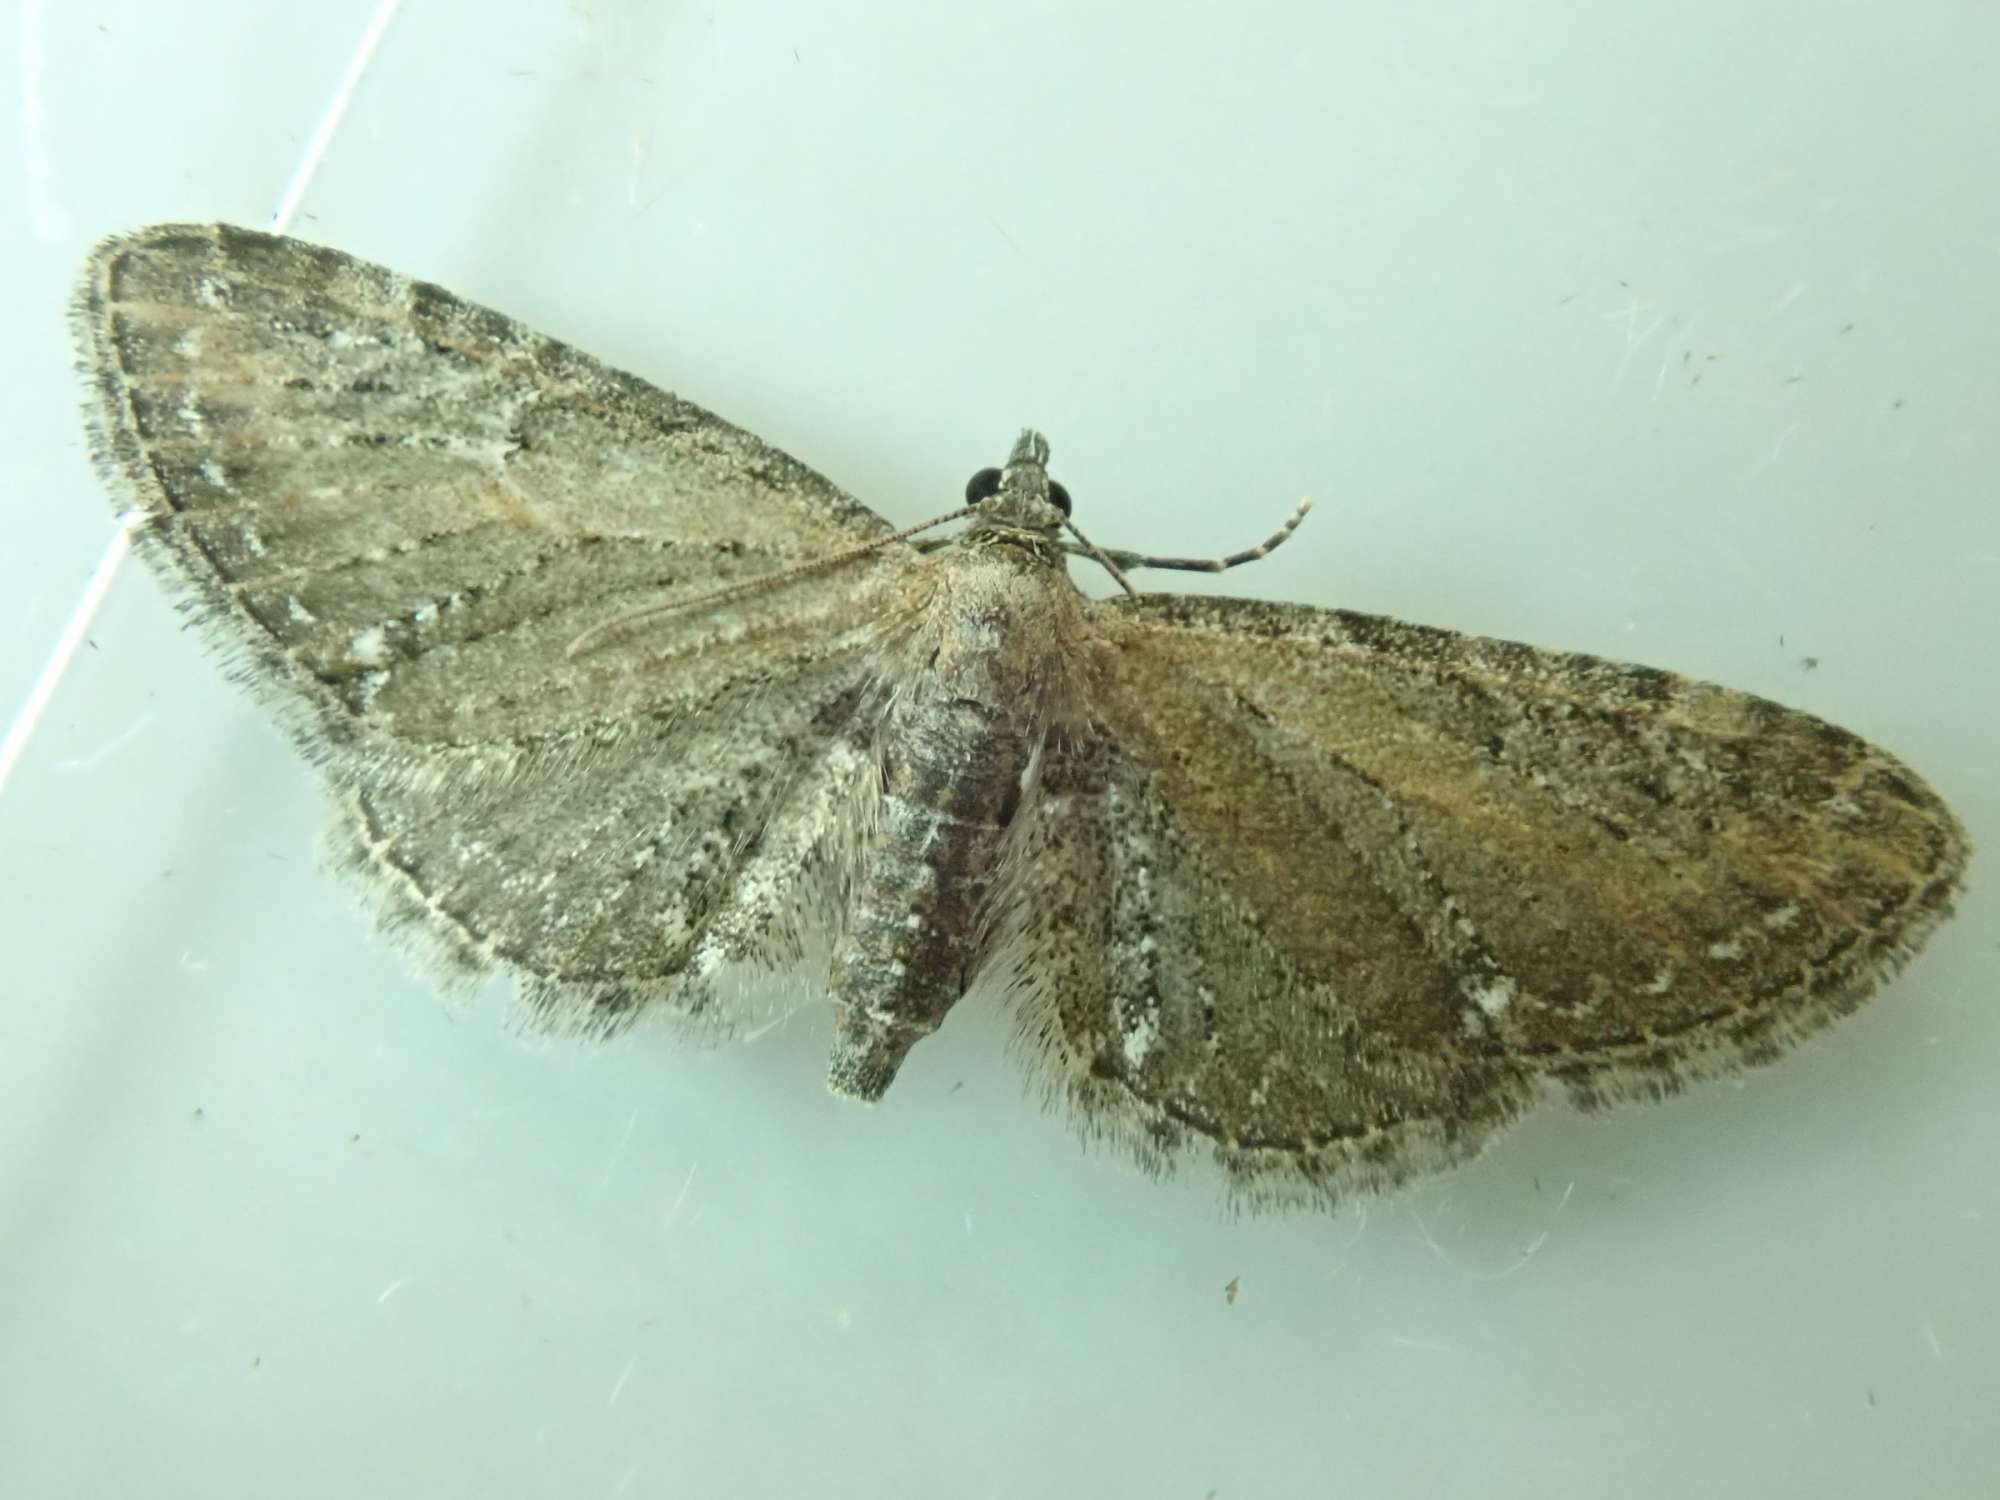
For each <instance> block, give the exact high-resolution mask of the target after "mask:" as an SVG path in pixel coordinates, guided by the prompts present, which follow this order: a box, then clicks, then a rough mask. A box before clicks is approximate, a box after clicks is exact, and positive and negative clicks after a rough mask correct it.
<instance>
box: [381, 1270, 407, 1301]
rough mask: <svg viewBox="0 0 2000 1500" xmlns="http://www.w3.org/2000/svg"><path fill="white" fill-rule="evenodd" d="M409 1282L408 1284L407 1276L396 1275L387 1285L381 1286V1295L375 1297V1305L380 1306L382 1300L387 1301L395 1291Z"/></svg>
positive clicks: (398, 1290)
mask: <svg viewBox="0 0 2000 1500" xmlns="http://www.w3.org/2000/svg"><path fill="white" fill-rule="evenodd" d="M409 1284H410V1278H409V1277H407V1276H398V1277H397V1278H396V1279H395V1280H394V1281H392V1282H390V1283H389V1284H388V1285H387V1286H385V1287H383V1288H382V1295H381V1296H379V1297H377V1298H376V1299H375V1305H376V1306H377V1307H380V1306H381V1305H382V1304H383V1303H384V1302H387V1301H388V1300H389V1299H390V1298H391V1297H393V1296H395V1295H396V1293H398V1292H400V1291H401V1290H402V1289H403V1288H404V1287H406V1286H408V1285H409Z"/></svg>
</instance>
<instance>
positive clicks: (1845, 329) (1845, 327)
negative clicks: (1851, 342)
mask: <svg viewBox="0 0 2000 1500" xmlns="http://www.w3.org/2000/svg"><path fill="white" fill-rule="evenodd" d="M1840 331H1841V332H1842V333H1843V334H1846V333H1852V332H1854V325H1853V324H1852V323H1843V324H1841V325H1840Z"/></svg>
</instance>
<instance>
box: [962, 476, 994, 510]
mask: <svg viewBox="0 0 2000 1500" xmlns="http://www.w3.org/2000/svg"><path fill="white" fill-rule="evenodd" d="M999 493H1000V471H999V470H998V469H981V470H980V471H979V472H978V473H977V474H974V475H973V476H972V477H971V478H970V479H968V480H966V481H965V503H966V504H967V505H977V504H978V503H979V502H980V501H982V500H991V499H992V498H993V497H994V496H995V495H997V494H999Z"/></svg>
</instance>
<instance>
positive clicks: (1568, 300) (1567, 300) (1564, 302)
mask: <svg viewBox="0 0 2000 1500" xmlns="http://www.w3.org/2000/svg"><path fill="white" fill-rule="evenodd" d="M1576 295H1577V294H1576V293H1575V292H1571V293H1570V294H1569V295H1568V296H1567V297H1565V298H1563V299H1562V301H1560V302H1558V303H1557V304H1556V306H1557V307H1568V306H1569V305H1570V303H1572V302H1574V301H1576Z"/></svg>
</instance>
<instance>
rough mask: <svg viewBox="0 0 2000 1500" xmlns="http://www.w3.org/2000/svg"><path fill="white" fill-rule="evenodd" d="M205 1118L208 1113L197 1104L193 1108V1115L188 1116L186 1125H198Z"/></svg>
mask: <svg viewBox="0 0 2000 1500" xmlns="http://www.w3.org/2000/svg"><path fill="white" fill-rule="evenodd" d="M207 1118H208V1111H207V1110H205V1109H203V1108H202V1107H201V1106H200V1105H199V1104H197V1105H196V1106H195V1107H194V1113H192V1114H190V1115H189V1116H188V1123H189V1124H190V1125H199V1124H200V1123H201V1122H202V1121H203V1120H206V1119H207Z"/></svg>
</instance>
